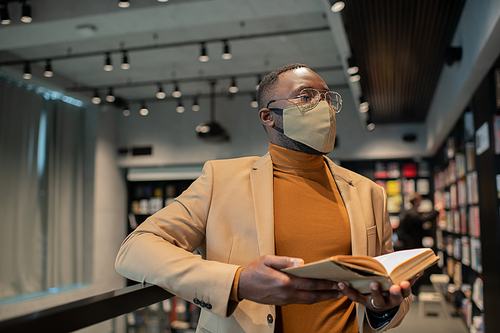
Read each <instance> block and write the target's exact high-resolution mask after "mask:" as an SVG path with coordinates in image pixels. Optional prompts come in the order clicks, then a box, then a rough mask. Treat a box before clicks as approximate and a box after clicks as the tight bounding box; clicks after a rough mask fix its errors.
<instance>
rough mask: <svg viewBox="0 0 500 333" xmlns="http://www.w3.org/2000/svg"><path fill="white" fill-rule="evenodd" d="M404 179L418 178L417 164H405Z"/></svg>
mask: <svg viewBox="0 0 500 333" xmlns="http://www.w3.org/2000/svg"><path fill="white" fill-rule="evenodd" d="M403 177H405V178H415V177H417V165H416V164H415V163H405V164H403Z"/></svg>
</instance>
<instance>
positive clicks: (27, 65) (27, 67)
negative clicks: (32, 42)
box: [23, 61, 31, 80]
mask: <svg viewBox="0 0 500 333" xmlns="http://www.w3.org/2000/svg"><path fill="white" fill-rule="evenodd" d="M23 79H25V80H29V79H31V65H30V63H29V62H27V61H26V62H25V63H24V70H23Z"/></svg>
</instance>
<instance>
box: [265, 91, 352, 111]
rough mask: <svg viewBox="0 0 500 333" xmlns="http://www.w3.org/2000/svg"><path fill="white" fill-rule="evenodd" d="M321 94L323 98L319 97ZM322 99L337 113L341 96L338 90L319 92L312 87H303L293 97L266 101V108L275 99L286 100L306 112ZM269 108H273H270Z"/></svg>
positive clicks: (339, 108)
mask: <svg viewBox="0 0 500 333" xmlns="http://www.w3.org/2000/svg"><path fill="white" fill-rule="evenodd" d="M322 96H323V99H322V98H321V97H322ZM321 100H324V101H326V102H327V103H328V105H330V106H331V107H332V108H333V111H334V112H335V113H339V112H340V110H342V97H341V96H340V94H339V93H338V92H335V91H325V92H323V93H322V92H319V91H318V90H316V89H314V88H305V89H302V90H301V91H300V94H299V95H297V96H296V97H294V98H282V99H274V100H272V101H269V103H267V106H266V108H268V109H269V105H270V104H271V103H274V102H277V101H288V102H290V103H292V104H295V105H296V106H297V107H298V108H299V109H300V110H301V111H302V112H307V111H309V110H311V109H313V108H314V107H315V106H316V105H318V103H319V102H320V101H321ZM270 110H273V109H272V108H271V109H270ZM278 110H282V109H278Z"/></svg>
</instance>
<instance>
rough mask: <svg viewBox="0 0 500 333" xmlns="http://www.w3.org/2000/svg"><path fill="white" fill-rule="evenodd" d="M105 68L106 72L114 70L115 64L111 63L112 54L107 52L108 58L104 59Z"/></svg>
mask: <svg viewBox="0 0 500 333" xmlns="http://www.w3.org/2000/svg"><path fill="white" fill-rule="evenodd" d="M104 70H105V71H106V72H111V71H112V70H113V64H112V63H111V54H110V53H109V52H106V60H105V61H104Z"/></svg>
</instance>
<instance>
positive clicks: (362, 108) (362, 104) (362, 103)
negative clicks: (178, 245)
mask: <svg viewBox="0 0 500 333" xmlns="http://www.w3.org/2000/svg"><path fill="white" fill-rule="evenodd" d="M368 110H370V104H369V103H368V102H367V101H366V100H365V98H364V97H363V96H361V97H360V98H359V112H361V113H365V112H368Z"/></svg>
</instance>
